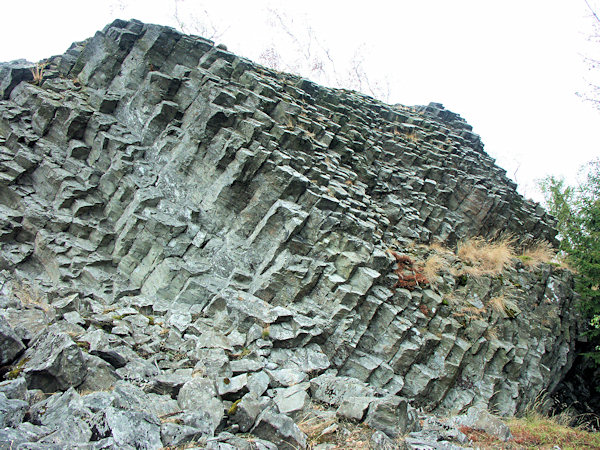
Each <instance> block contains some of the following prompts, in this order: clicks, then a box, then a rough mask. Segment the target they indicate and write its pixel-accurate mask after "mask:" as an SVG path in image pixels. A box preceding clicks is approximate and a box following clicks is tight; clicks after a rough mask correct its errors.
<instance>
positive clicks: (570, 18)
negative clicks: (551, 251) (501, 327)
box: [0, 0, 600, 201]
mask: <svg viewBox="0 0 600 450" xmlns="http://www.w3.org/2000/svg"><path fill="white" fill-rule="evenodd" d="M588 1H589V2H590V4H591V5H592V6H593V7H594V8H595V9H596V11H598V12H600V1H599V0H588ZM2 9H3V16H4V20H3V24H2V27H0V43H2V44H1V45H0V61H10V60H13V59H19V58H24V59H28V60H30V61H38V60H40V59H42V58H45V57H48V56H51V55H56V54H61V53H64V51H65V50H66V49H67V48H68V47H69V45H70V44H71V42H74V41H80V40H83V39H85V38H87V37H91V36H92V35H93V34H94V33H95V32H96V31H97V30H100V29H102V28H103V27H104V26H105V25H106V24H108V23H110V22H111V21H112V20H114V19H115V18H124V19H130V18H136V19H139V20H142V21H144V22H152V23H159V24H164V25H170V26H174V27H175V28H179V29H182V28H183V31H186V32H193V33H194V34H204V35H208V36H207V37H209V38H213V40H215V42H217V43H223V44H225V45H226V46H227V47H228V49H229V50H231V51H233V52H235V53H237V54H240V55H242V56H246V57H248V58H250V59H253V60H257V61H262V62H265V61H266V60H267V59H266V58H268V55H269V54H271V55H273V54H275V55H279V56H278V57H273V56H271V58H270V61H271V62H272V63H273V62H275V63H277V64H278V65H279V66H280V68H283V69H286V70H290V69H291V70H294V71H297V72H300V73H301V74H302V75H303V76H306V77H308V78H311V79H313V80H315V81H317V82H320V83H322V84H327V85H334V86H339V85H344V84H346V85H348V86H349V87H352V88H360V89H361V90H363V91H365V92H366V93H368V94H372V93H375V94H377V95H379V97H380V98H383V99H385V100H386V101H388V102H389V103H401V104H404V105H424V104H428V103H429V102H432V101H433V102H438V103H442V104H444V106H445V107H446V108H448V109H450V110H452V111H454V112H456V113H458V114H460V115H461V116H462V117H463V118H465V119H466V120H467V122H469V123H470V124H471V125H472V126H473V128H474V130H473V131H474V132H476V133H478V134H479V135H480V136H481V138H482V140H483V142H484V144H485V150H486V151H487V152H488V153H489V154H490V155H491V156H492V157H494V158H496V160H497V163H498V165H500V166H501V167H503V168H504V169H506V170H507V175H508V176H509V177H510V178H512V179H514V180H515V181H516V182H517V183H518V185H519V191H520V192H521V193H523V194H524V195H525V196H526V197H529V198H532V199H534V200H537V201H540V200H541V199H542V196H541V193H540V192H539V191H538V190H537V187H536V180H538V179H540V178H543V177H545V176H547V175H555V176H562V177H565V178H566V179H567V181H568V182H569V183H571V184H574V183H576V182H577V173H578V169H579V167H580V166H582V165H583V164H585V163H586V162H587V161H590V160H592V159H594V158H597V157H599V156H600V112H599V111H598V110H597V109H594V108H593V107H592V106H591V104H590V103H589V102H584V101H583V100H582V98H581V96H578V95H577V93H578V92H579V93H585V92H587V90H588V87H587V83H588V82H589V81H590V80H593V77H594V76H595V74H594V72H591V71H590V70H589V67H588V65H586V63H585V61H584V57H585V56H587V57H596V58H597V59H599V60H600V42H593V41H590V39H589V38H590V36H591V35H593V33H594V28H593V24H594V21H593V19H591V18H590V14H589V9H588V8H587V6H586V3H585V0H526V1H525V0H452V1H449V0H419V1H415V0H395V1H391V0H387V1H383V0H371V1H369V2H364V1H353V0H346V1H339V0H329V1H322V0H321V1H314V0H303V1H301V2H291V1H284V0H279V1H277V0H264V1H259V0H256V1H248V0H245V1H243V0H214V1H209V0H156V1H154V0H95V1H90V2H82V1H81V0H79V1H73V0H54V1H48V0H44V1H39V0H28V1H26V2H6V4H3V8H2ZM269 52H270V53H269ZM318 69H321V70H318Z"/></svg>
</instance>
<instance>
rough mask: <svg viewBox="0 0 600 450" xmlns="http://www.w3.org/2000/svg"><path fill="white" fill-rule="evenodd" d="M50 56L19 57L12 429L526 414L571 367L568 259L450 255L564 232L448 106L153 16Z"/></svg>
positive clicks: (12, 98) (4, 91)
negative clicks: (483, 264)
mask: <svg viewBox="0 0 600 450" xmlns="http://www.w3.org/2000/svg"><path fill="white" fill-rule="evenodd" d="M44 64H45V65H43V66H42V65H38V66H37V69H36V68H35V67H34V65H32V64H30V63H27V62H23V61H21V62H13V63H6V64H1V65H0V99H3V100H1V101H0V170H1V173H0V242H2V246H1V249H0V268H1V269H2V271H1V272H0V287H1V289H0V294H1V297H0V300H1V303H2V305H1V306H2V308H3V309H2V311H1V314H2V315H3V316H4V317H5V319H6V320H5V322H6V323H4V322H2V323H0V325H2V327H3V328H4V329H6V332H5V333H4V336H5V338H4V341H3V342H9V343H10V346H12V347H10V348H12V350H11V351H4V352H3V361H2V363H3V364H4V365H5V367H6V368H5V370H4V371H5V373H6V375H7V377H8V378H15V380H12V381H7V382H5V383H7V385H10V386H14V385H15V383H21V384H20V385H19V386H25V387H22V389H25V391H24V392H26V395H25V394H23V396H22V398H20V399H17V400H14V401H23V402H29V403H28V405H29V406H27V407H25V406H23V405H21V406H22V407H21V409H22V410H23V411H25V410H27V408H31V409H30V413H29V417H34V418H36V420H37V422H36V420H33V421H30V422H27V421H25V422H22V420H23V416H21V420H16V421H13V422H7V424H5V426H9V427H13V428H12V429H14V430H19V433H21V436H25V435H24V434H23V433H24V431H23V430H24V429H25V428H27V427H38V428H39V427H46V429H49V430H50V429H51V430H52V432H51V433H50V432H48V433H47V434H44V433H43V432H42V431H40V430H39V429H37V428H36V429H35V432H36V433H38V434H37V435H35V436H37V437H36V438H34V437H28V438H27V439H26V440H23V441H21V442H37V441H39V442H56V443H60V442H82V443H84V442H88V441H90V440H92V441H94V442H96V441H98V442H100V441H101V442H103V443H104V444H106V445H116V446H121V447H120V448H124V447H123V446H127V445H132V446H133V447H136V448H160V446H162V445H164V446H167V445H178V444H180V443H181V442H185V440H180V441H177V439H175V437H173V436H175V435H176V436H183V435H185V436H187V438H186V439H188V440H192V438H190V437H189V436H194V438H193V439H196V440H200V439H204V442H209V443H210V442H212V443H213V444H214V445H217V444H215V442H217V441H218V440H219V439H220V441H221V442H229V444H230V445H234V446H235V447H237V446H241V445H242V444H241V443H240V438H239V437H236V436H233V435H232V436H233V437H227V436H226V437H223V433H221V434H219V433H220V432H221V431H222V430H224V429H226V430H228V431H233V432H249V431H250V432H252V433H253V434H254V435H255V436H258V437H259V438H260V439H262V440H263V441H264V442H267V443H266V444H263V445H267V447H264V448H269V447H268V445H269V444H268V443H269V442H270V443H271V444H270V445H273V443H274V444H275V445H279V446H280V448H297V447H303V446H305V445H307V444H306V436H305V435H304V434H303V433H302V432H301V431H300V429H298V427H297V426H296V424H298V423H300V422H302V419H303V417H306V416H307V415H308V416H310V414H312V415H315V414H317V413H316V412H315V411H316V410H315V409H314V408H312V407H311V404H313V403H314V402H319V403H320V404H323V405H326V407H327V408H329V409H332V408H333V409H332V411H334V410H335V411H337V416H338V417H345V418H350V419H354V420H358V421H363V420H364V421H365V422H366V423H367V424H369V425H370V426H371V427H372V428H373V429H377V430H380V431H381V432H383V433H384V434H385V435H387V436H395V435H398V434H403V433H405V432H408V431H414V432H417V429H418V428H419V422H418V421H417V414H425V413H432V412H434V413H440V414H443V413H450V412H452V413H460V412H465V411H467V410H470V411H475V410H478V411H480V410H485V409H489V410H493V411H495V412H499V413H501V414H513V413H515V412H517V411H519V410H521V409H523V408H524V407H525V406H526V405H527V404H528V403H529V402H531V401H533V400H534V399H535V397H536V396H537V395H538V394H539V393H540V392H542V391H551V390H552V389H553V388H554V387H555V386H556V384H557V383H558V382H559V381H560V380H561V378H562V377H563V376H564V374H565V373H566V371H567V370H568V369H569V368H570V365H571V363H572V360H573V358H574V354H573V349H574V345H575V342H574V341H575V337H576V336H577V335H578V333H579V323H578V318H577V314H576V312H575V311H576V309H575V307H574V302H575V300H576V295H575V294H574V293H573V291H572V279H571V275H570V273H569V272H567V271H564V270H561V269H557V268H555V267H553V266H551V265H543V266H541V267H539V268H529V267H526V266H525V265H524V264H522V263H521V262H519V261H513V263H512V264H507V265H505V267H504V269H503V270H502V271H501V272H498V273H493V272H485V273H479V274H475V272H474V271H473V270H470V269H473V264H474V263H472V262H467V261H465V260H463V259H461V258H459V257H457V256H456V254H455V253H454V251H453V250H454V249H455V247H456V245H457V243H459V242H463V241H464V240H465V239H467V238H469V237H474V236H481V237H485V238H488V239H492V238H498V237H499V236H501V235H507V234H511V235H513V236H516V238H517V241H518V245H522V246H527V245H530V244H532V243H534V242H536V241H539V240H546V241H549V242H554V237H555V234H556V231H555V230H554V229H553V227H552V224H553V221H552V219H551V218H550V217H549V216H547V215H546V214H545V213H544V211H543V209H542V208H541V207H539V206H537V205H535V204H532V203H530V202H528V201H526V200H524V199H523V198H522V197H521V196H520V195H519V194H518V193H517V192H516V190H515V187H516V186H515V185H514V183H512V182H511V181H510V180H509V179H508V178H507V177H506V176H505V171H504V170H502V169H500V168H499V167H497V166H496V165H495V164H494V160H493V159H492V158H490V157H489V156H488V155H487V154H486V153H485V151H484V149H483V144H482V143H481V140H480V138H479V136H477V135H476V134H474V133H473V132H472V129H471V127H470V126H469V125H468V124H467V123H466V122H465V121H464V120H463V119H462V118H461V117H460V116H458V115H457V114H454V113H452V112H450V111H448V110H446V109H444V108H443V106H442V105H440V104H430V105H428V106H425V107H404V106H401V105H394V106H391V105H386V104H383V103H381V102H378V101H376V100H374V99H372V98H370V97H367V96H364V95H362V94H359V93H356V92H350V91H344V90H336V89H329V88H325V87H322V86H318V85H316V84H314V83H312V82H310V81H309V80H306V79H302V78H300V77H297V76H293V75H289V74H285V73H278V72H275V71H272V70H270V69H267V68H265V67H261V66H258V65H256V64H253V63H252V62H251V61H248V60H246V59H244V58H241V57H238V56H236V55H234V54H232V53H230V52H228V51H227V50H226V49H224V48H221V47H219V46H215V45H214V44H213V43H212V42H210V41H208V40H205V39H203V38H200V37H196V36H187V35H183V34H180V33H178V32H177V31H175V30H173V29H171V28H167V27H162V26H158V25H147V24H142V23H141V22H138V21H115V22H114V23H112V24H110V25H108V26H107V27H106V28H105V29H104V30H102V31H100V32H98V33H96V35H95V36H94V37H92V38H90V39H88V40H87V41H84V42H81V43H76V44H73V46H72V47H71V48H70V49H68V50H67V52H66V53H65V54H63V55H59V56H55V57H52V58H49V59H48V60H46V61H45V62H44ZM32 68H34V70H31V69H32ZM36 72H37V73H36ZM34 75H35V76H34ZM448 249H451V250H448ZM434 257H435V258H437V261H438V265H437V267H438V270H437V271H436V272H434V273H428V275H427V276H426V275H425V274H424V273H421V272H422V270H424V268H425V267H426V263H427V261H433V260H436V259H434ZM418 275H419V276H418ZM9 337H10V338H9ZM6 345H8V344H6ZM4 355H9V356H6V357H4ZM61 361H62V362H61ZM65 361H69V363H68V364H67V363H66V362H65ZM23 383H24V384H23ZM72 388H77V391H75V390H74V389H72ZM11 389H12V388H11ZM20 389H21V388H20ZM40 390H41V391H43V392H46V393H51V392H59V393H58V394H54V395H52V396H50V397H49V398H46V399H42V397H43V396H41V394H40V392H41V391H40ZM63 391H66V392H64V393H62V394H61V392H63ZM36 395H37V396H38V397H36ZM40 396H41V397H40ZM8 398H11V397H8ZM12 399H15V397H12ZM31 399H34V400H37V403H36V401H34V400H31ZM61 402H62V403H61ZM311 402H313V403H311ZM49 404H51V405H52V408H54V410H56V411H61V412H62V413H64V415H63V416H60V417H68V420H66V419H60V420H58V419H57V417H59V415H58V413H57V414H56V415H54V416H52V414H47V413H46V414H44V413H43V411H47V410H49V409H48V408H49V406H48V405H49ZM57 404H62V405H63V409H62V410H61V409H60V408H59V407H58V406H56V405H57ZM74 404H77V405H79V406H78V407H77V408H78V409H77V411H78V412H77V414H75V413H73V412H72V411H73V408H74V406H73V405H74ZM44 408H45V409H44ZM52 408H50V410H52ZM69 408H70V409H69ZM414 408H417V409H414ZM19 411H20V410H19ZM32 411H33V412H32ZM65 411H67V412H65ZM69 411H70V413H69ZM23 414H24V413H23ZM49 416H52V417H49ZM335 416H336V413H334V414H333V416H332V417H335ZM173 417H174V418H176V419H177V421H167V420H166V418H173ZM311 417H312V416H311ZM158 419H162V423H161V420H158ZM431 420H433V419H431ZM294 421H295V422H296V424H294ZM21 422H22V423H21ZM26 424H28V425H26ZM32 424H33V425H32ZM65 424H71V425H69V426H68V427H67V425H65ZM73 424H75V425H76V426H75V429H76V430H78V431H77V432H76V434H75V437H74V436H73V434H72V433H73V431H72V429H73V426H74V425H73ZM119 424H127V425H126V426H124V428H127V427H129V428H130V429H133V430H137V431H136V433H129V434H128V431H127V429H121V428H120V427H121V425H119ZM136 427H137V428H136ZM177 427H179V428H177ZM186 427H187V428H186ZM27 429H29V428H27ZM67 429H69V430H71V431H65V430H67ZM6 430H8V429H5V431H4V433H5V435H7V436H8V435H9V434H7V433H9V431H6ZM140 430H144V431H143V433H142V431H140ZM157 430H159V431H157ZM190 430H191V431H190ZM0 433H2V432H0ZM31 433H33V434H31V436H33V435H34V434H35V433H34V432H33V431H32V432H31ZM61 433H62V434H61ZM144 433H145V434H144ZM157 433H158V434H157ZM185 433H188V434H185ZM421 433H423V432H421ZM225 434H227V433H225ZM142 435H143V436H145V438H142V437H140V436H142ZM10 436H12V435H10ZM27 436H29V435H27ZM40 436H41V437H40ZM213 436H216V437H213ZM67 437H68V439H71V440H70V441H69V440H67V441H61V439H63V438H64V439H66V438H67ZM7 439H8V438H7ZM44 439H45V440H44ZM73 439H74V440H73ZM144 439H145V440H144ZM181 439H183V438H181ZM211 439H212V441H211ZM215 439H217V441H215ZM227 439H229V440H227ZM235 439H238V440H237V441H235ZM260 439H259V440H260ZM380 439H386V438H385V436H383V437H381V436H380ZM415 439H416V438H415ZM234 441H235V443H233V442H234ZM288 443H290V444H288ZM213 444H211V445H213ZM244 445H245V444H244ZM288 445H291V447H286V446H288ZM407 445H408V444H407ZM415 445H416V444H415ZM140 446H141V447H140ZM94 448H107V447H94ZM211 448H212V447H211ZM214 448H221V447H214ZM240 448H241V447H240ZM248 448H250V447H248Z"/></svg>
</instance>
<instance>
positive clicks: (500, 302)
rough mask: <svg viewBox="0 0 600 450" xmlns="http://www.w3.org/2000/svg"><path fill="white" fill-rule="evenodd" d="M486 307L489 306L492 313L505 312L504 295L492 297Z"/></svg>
mask: <svg viewBox="0 0 600 450" xmlns="http://www.w3.org/2000/svg"><path fill="white" fill-rule="evenodd" d="M488 305H490V307H491V308H492V309H493V310H494V311H498V312H504V311H506V297H505V296H504V295H499V296H497V297H492V298H491V299H490V300H489V301H488Z"/></svg>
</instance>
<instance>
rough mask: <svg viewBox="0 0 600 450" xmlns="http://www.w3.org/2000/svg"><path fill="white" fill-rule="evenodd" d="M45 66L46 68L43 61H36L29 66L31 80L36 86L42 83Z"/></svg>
mask: <svg viewBox="0 0 600 450" xmlns="http://www.w3.org/2000/svg"><path fill="white" fill-rule="evenodd" d="M45 68H46V64H45V63H37V64H36V65H35V67H32V68H31V74H32V75H33V80H32V82H33V84H35V85H36V86H39V85H40V84H42V81H43V80H44V69H45Z"/></svg>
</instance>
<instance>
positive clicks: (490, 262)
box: [457, 237, 515, 276]
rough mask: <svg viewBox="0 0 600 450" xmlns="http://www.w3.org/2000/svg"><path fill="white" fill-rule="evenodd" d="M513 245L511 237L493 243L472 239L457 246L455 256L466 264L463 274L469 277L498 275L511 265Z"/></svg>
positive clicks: (513, 254)
mask: <svg viewBox="0 0 600 450" xmlns="http://www.w3.org/2000/svg"><path fill="white" fill-rule="evenodd" d="M513 245H514V238H512V237H504V238H501V239H498V240H495V241H488V240H486V239H484V238H481V237H474V238H470V239H468V240H466V241H464V242H462V243H461V244H459V246H458V251H457V255H458V257H459V258H460V259H462V260H463V261H465V262H466V263H467V264H468V266H467V267H465V268H464V272H465V273H467V274H469V275H473V276H483V275H498V274H500V273H501V272H502V270H504V268H506V267H508V266H510V265H511V261H512V259H513V258H514V257H515V250H514V247H513Z"/></svg>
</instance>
